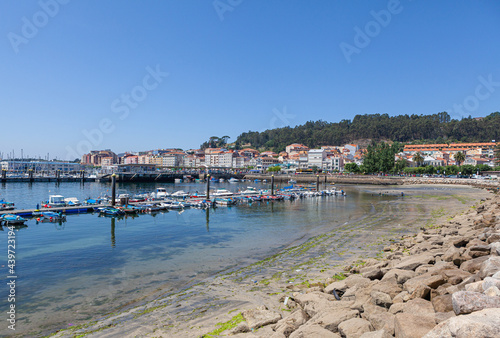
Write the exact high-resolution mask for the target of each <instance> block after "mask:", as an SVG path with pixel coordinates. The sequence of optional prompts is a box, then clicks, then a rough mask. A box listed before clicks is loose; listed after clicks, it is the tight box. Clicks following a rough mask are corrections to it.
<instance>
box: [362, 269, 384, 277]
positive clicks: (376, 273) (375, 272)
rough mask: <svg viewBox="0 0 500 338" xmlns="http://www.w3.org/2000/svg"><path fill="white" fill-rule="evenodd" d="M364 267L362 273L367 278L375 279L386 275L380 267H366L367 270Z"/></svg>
mask: <svg viewBox="0 0 500 338" xmlns="http://www.w3.org/2000/svg"><path fill="white" fill-rule="evenodd" d="M363 270H364V269H362V270H361V275H362V276H363V277H365V278H368V279H371V280H375V279H381V278H382V277H384V273H383V272H382V270H380V268H371V267H370V268H366V270H364V271H363Z"/></svg>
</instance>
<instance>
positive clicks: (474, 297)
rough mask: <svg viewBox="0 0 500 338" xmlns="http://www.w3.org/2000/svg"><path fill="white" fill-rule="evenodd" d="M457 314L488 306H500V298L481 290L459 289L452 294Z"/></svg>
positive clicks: (454, 309)
mask: <svg viewBox="0 0 500 338" xmlns="http://www.w3.org/2000/svg"><path fill="white" fill-rule="evenodd" d="M452 303H453V311H455V314H457V315H461V314H467V313H471V312H475V311H480V310H483V309H487V308H498V307H500V298H497V297H488V296H486V295H484V294H482V293H479V292H472V291H459V292H455V293H454V294H453V295H452Z"/></svg>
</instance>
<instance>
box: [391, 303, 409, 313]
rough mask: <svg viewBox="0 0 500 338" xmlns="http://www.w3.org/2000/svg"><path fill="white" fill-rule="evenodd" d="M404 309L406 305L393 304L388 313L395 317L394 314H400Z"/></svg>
mask: <svg viewBox="0 0 500 338" xmlns="http://www.w3.org/2000/svg"><path fill="white" fill-rule="evenodd" d="M405 307H406V303H394V304H392V305H391V307H390V308H389V313H392V314H393V315H395V314H396V313H402V312H404V309H405Z"/></svg>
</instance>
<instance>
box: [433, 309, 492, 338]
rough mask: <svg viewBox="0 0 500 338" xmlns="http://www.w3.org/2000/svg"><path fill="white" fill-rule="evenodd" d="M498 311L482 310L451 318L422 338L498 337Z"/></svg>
mask: <svg viewBox="0 0 500 338" xmlns="http://www.w3.org/2000/svg"><path fill="white" fill-rule="evenodd" d="M499 332H500V311H499V310H498V309H484V310H481V311H477V312H474V313H471V314H468V315H463V316H458V317H452V318H450V319H448V320H446V321H444V322H442V323H440V324H438V325H437V326H436V327H435V328H434V329H432V330H431V331H429V332H428V333H427V334H426V335H425V336H424V338H438V337H439V338H441V337H498V333H499Z"/></svg>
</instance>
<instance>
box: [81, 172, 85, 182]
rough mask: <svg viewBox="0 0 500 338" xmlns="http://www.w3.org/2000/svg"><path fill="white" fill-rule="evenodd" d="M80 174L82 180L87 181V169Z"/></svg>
mask: <svg viewBox="0 0 500 338" xmlns="http://www.w3.org/2000/svg"><path fill="white" fill-rule="evenodd" d="M80 176H81V178H82V182H85V170H82V172H81V174H80Z"/></svg>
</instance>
